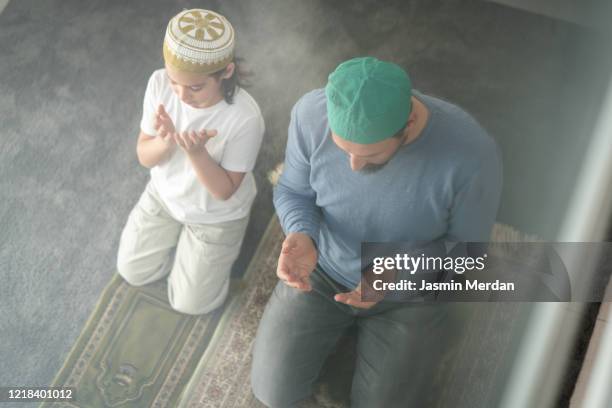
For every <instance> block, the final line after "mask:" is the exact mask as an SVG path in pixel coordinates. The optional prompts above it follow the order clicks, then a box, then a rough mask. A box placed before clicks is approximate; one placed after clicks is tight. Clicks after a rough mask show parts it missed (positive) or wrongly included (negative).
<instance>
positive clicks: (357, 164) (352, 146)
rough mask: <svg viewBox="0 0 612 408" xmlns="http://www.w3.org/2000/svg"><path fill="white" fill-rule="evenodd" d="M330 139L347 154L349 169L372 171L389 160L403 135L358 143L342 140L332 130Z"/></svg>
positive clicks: (400, 143) (402, 139) (381, 166)
mask: <svg viewBox="0 0 612 408" xmlns="http://www.w3.org/2000/svg"><path fill="white" fill-rule="evenodd" d="M332 140H333V141H334V143H335V144H336V146H338V147H339V148H340V149H342V150H344V151H345V152H346V154H348V156H349V163H350V165H351V170H353V171H361V172H364V173H373V172H376V171H378V170H380V169H382V168H383V167H384V166H385V165H386V164H387V163H388V162H389V160H391V158H392V157H393V155H394V154H395V153H396V152H397V150H398V149H399V148H400V146H401V145H402V143H403V142H404V137H400V138H398V137H390V138H388V139H385V140H383V141H381V142H377V143H372V144H359V143H354V142H349V141H347V140H344V139H342V138H341V137H340V136H338V135H336V134H335V133H334V132H332Z"/></svg>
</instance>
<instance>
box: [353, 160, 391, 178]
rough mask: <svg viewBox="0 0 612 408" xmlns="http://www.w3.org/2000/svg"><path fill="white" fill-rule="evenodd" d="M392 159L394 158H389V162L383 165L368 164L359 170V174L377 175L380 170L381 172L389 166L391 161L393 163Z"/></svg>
mask: <svg viewBox="0 0 612 408" xmlns="http://www.w3.org/2000/svg"><path fill="white" fill-rule="evenodd" d="M392 158H393V156H391V157H389V160H387V161H386V162H384V163H381V164H366V165H365V166H363V168H361V169H360V170H359V172H360V173H362V174H372V173H377V172H378V171H379V170H381V169H382V168H383V167H385V166H386V165H387V163H389V161H391V159H392Z"/></svg>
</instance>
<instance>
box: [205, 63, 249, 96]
mask: <svg viewBox="0 0 612 408" xmlns="http://www.w3.org/2000/svg"><path fill="white" fill-rule="evenodd" d="M242 61H243V59H242V58H239V57H236V58H234V61H232V62H233V63H234V65H235V67H234V73H233V74H232V76H231V77H229V78H223V79H221V75H223V73H224V72H225V68H223V69H222V70H220V71H217V72H213V73H212V74H210V75H211V76H212V77H214V78H215V79H216V80H217V81H218V80H219V79H221V90H222V91H223V99H225V102H227V103H230V104H231V103H234V95H235V94H236V90H237V89H238V88H245V87H247V86H249V84H248V83H245V82H244V79H245V77H249V76H251V73H250V72H248V71H244V70H242V69H241V67H240V65H241V64H242Z"/></svg>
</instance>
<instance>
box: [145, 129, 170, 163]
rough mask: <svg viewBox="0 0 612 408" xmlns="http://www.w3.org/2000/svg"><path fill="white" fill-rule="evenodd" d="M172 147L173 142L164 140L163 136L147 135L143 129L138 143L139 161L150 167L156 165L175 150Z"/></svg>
mask: <svg viewBox="0 0 612 408" xmlns="http://www.w3.org/2000/svg"><path fill="white" fill-rule="evenodd" d="M172 147H173V146H172V144H170V143H168V142H166V141H164V139H163V138H161V137H157V136H150V135H147V134H146V133H144V132H143V131H142V130H141V131H140V134H139V135H138V143H137V145H136V155H137V156H138V162H139V163H140V164H141V165H142V166H144V167H146V168H149V169H150V168H152V167H155V166H157V165H158V164H159V163H161V162H162V161H164V160H166V159H167V157H168V156H169V155H170V153H171V151H172V150H173V149H172Z"/></svg>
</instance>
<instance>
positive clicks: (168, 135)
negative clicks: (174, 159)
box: [153, 104, 176, 145]
mask: <svg viewBox="0 0 612 408" xmlns="http://www.w3.org/2000/svg"><path fill="white" fill-rule="evenodd" d="M153 127H154V128H155V130H157V134H158V136H159V137H161V139H162V140H163V141H164V143H166V144H168V145H169V144H172V143H174V134H175V133H176V130H175V129H174V122H172V119H171V118H170V115H168V112H166V109H165V108H164V105H161V104H160V105H159V106H158V107H157V112H156V113H155V120H154V122H153Z"/></svg>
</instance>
